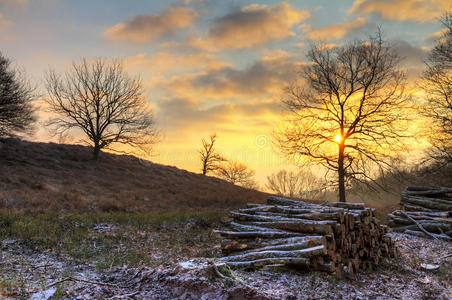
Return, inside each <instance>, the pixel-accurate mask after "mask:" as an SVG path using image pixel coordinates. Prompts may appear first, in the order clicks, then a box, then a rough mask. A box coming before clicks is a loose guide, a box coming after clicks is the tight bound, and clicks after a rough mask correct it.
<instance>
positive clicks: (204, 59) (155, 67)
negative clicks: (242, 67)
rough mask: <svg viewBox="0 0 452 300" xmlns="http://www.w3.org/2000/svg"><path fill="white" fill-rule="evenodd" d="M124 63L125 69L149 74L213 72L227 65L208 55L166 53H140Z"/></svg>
mask: <svg viewBox="0 0 452 300" xmlns="http://www.w3.org/2000/svg"><path fill="white" fill-rule="evenodd" d="M124 63H125V65H126V67H127V68H130V69H134V70H138V71H140V72H145V73H151V74H166V73H176V72H190V71H199V70H206V69H207V70H214V69H220V68H222V67H226V66H228V65H229V64H227V63H225V62H222V61H219V60H218V59H217V57H216V56H215V55H212V54H209V53H194V54H185V55H175V54H171V53H168V52H158V53H155V54H153V55H148V54H145V53H140V54H137V55H134V56H130V57H128V58H126V59H125V60H124Z"/></svg>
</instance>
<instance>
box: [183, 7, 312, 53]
mask: <svg viewBox="0 0 452 300" xmlns="http://www.w3.org/2000/svg"><path fill="white" fill-rule="evenodd" d="M309 17H310V13H309V12H308V11H306V10H299V9H296V8H294V7H292V6H291V5H290V4H288V3H287V2H282V3H280V4H278V5H275V6H267V5H259V4H252V5H248V6H245V7H242V8H241V9H239V10H235V11H232V12H230V13H229V14H226V15H225V16H223V17H220V18H216V19H214V20H213V21H212V23H211V24H210V27H209V29H208V33H207V39H206V40H203V39H195V40H193V41H192V45H195V46H198V47H200V48H204V49H209V47H210V49H212V47H217V48H227V49H240V48H249V47H253V46H256V45H260V44H264V43H266V42H268V41H271V40H280V39H283V38H286V37H289V36H294V35H295V33H294V32H292V31H291V28H292V26H293V25H295V24H298V23H300V22H301V21H303V20H305V19H307V18H309ZM213 45H214V46H213Z"/></svg>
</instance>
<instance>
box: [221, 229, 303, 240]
mask: <svg viewBox="0 0 452 300" xmlns="http://www.w3.org/2000/svg"><path fill="white" fill-rule="evenodd" d="M214 232H215V233H218V234H220V235H221V236H223V237H227V238H237V239H249V238H264V239H274V238H284V237H295V236H306V235H308V234H303V233H298V232H281V231H244V232H235V231H218V230H215V231H214Z"/></svg>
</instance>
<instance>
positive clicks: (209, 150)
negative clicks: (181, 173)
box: [199, 133, 226, 175]
mask: <svg viewBox="0 0 452 300" xmlns="http://www.w3.org/2000/svg"><path fill="white" fill-rule="evenodd" d="M216 139H217V134H216V133H215V134H212V135H211V136H210V137H209V141H207V140H206V139H204V138H202V139H201V141H202V148H201V149H200V150H199V159H200V160H201V163H202V169H201V171H202V175H207V173H209V172H212V171H217V170H218V169H219V168H220V163H221V162H224V161H226V159H225V158H224V157H222V156H221V155H220V154H219V153H217V151H216V149H215V141H216Z"/></svg>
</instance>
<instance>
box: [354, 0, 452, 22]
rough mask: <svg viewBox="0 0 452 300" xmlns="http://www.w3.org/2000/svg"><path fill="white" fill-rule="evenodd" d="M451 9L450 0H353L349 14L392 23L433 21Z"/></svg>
mask: <svg viewBox="0 0 452 300" xmlns="http://www.w3.org/2000/svg"><path fill="white" fill-rule="evenodd" d="M450 8H451V4H450V0H383V1H382V0H355V2H354V3H353V6H352V8H351V9H350V10H349V13H360V14H370V13H375V14H377V15H379V16H380V17H382V18H384V19H387V20H393V21H416V22H421V23H425V22H431V21H435V20H436V18H438V17H439V16H440V15H441V13H442V12H443V11H446V10H448V9H450Z"/></svg>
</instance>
